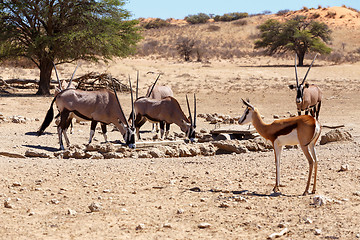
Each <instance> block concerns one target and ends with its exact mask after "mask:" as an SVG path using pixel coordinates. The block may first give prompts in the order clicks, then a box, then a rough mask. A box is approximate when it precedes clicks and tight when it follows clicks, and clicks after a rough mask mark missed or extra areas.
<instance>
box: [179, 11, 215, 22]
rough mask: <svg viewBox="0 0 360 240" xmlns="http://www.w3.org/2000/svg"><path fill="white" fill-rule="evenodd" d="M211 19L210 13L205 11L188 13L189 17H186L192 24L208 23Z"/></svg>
mask: <svg viewBox="0 0 360 240" xmlns="http://www.w3.org/2000/svg"><path fill="white" fill-rule="evenodd" d="M209 19H210V17H209V15H207V14H205V13H198V14H196V15H188V16H187V17H185V21H187V22H188V23H190V24H199V23H206V22H207V21H208V20H209Z"/></svg>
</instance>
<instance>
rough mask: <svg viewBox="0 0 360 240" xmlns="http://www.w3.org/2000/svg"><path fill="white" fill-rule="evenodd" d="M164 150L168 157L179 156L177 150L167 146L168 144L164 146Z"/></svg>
mask: <svg viewBox="0 0 360 240" xmlns="http://www.w3.org/2000/svg"><path fill="white" fill-rule="evenodd" d="M164 152H165V154H166V155H167V156H169V157H178V156H179V152H178V151H177V150H176V149H174V148H171V147H168V146H165V147H164Z"/></svg>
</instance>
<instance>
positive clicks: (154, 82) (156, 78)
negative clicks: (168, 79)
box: [146, 74, 161, 97]
mask: <svg viewBox="0 0 360 240" xmlns="http://www.w3.org/2000/svg"><path fill="white" fill-rule="evenodd" d="M160 75H161V74H159V75H158V76H157V78H156V80H155V82H154V84H153V85H152V88H151V90H150V92H149V94H148V95H147V96H146V97H150V96H151V93H152V91H153V90H154V87H155V84H156V83H157V81H158V80H159V78H160Z"/></svg>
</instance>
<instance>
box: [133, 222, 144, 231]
mask: <svg viewBox="0 0 360 240" xmlns="http://www.w3.org/2000/svg"><path fill="white" fill-rule="evenodd" d="M135 229H136V230H143V229H145V224H143V223H140V224H139V225H137V226H136V228H135Z"/></svg>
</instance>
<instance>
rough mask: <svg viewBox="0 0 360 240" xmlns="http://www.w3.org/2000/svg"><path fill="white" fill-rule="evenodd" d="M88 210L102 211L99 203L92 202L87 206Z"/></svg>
mask: <svg viewBox="0 0 360 240" xmlns="http://www.w3.org/2000/svg"><path fill="white" fill-rule="evenodd" d="M89 209H90V211H91V212H100V211H101V210H102V206H101V204H100V203H97V202H93V203H91V204H90V205H89Z"/></svg>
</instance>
